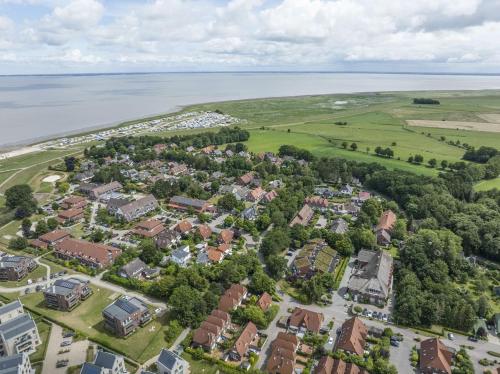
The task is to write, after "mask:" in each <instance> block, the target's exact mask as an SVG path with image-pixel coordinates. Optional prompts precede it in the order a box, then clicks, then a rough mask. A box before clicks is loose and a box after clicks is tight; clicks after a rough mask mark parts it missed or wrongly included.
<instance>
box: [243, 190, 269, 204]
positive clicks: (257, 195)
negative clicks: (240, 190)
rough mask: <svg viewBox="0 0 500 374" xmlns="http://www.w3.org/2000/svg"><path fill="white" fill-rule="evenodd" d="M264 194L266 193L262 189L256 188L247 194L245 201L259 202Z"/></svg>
mask: <svg viewBox="0 0 500 374" xmlns="http://www.w3.org/2000/svg"><path fill="white" fill-rule="evenodd" d="M265 194H266V191H264V190H263V189H262V187H257V188H254V189H253V190H251V191H250V192H248V194H247V196H246V200H247V201H250V202H254V203H255V202H259V201H260V200H261V199H262V197H263V196H264V195H265Z"/></svg>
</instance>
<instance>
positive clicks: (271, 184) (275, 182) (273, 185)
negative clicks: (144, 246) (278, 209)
mask: <svg viewBox="0 0 500 374" xmlns="http://www.w3.org/2000/svg"><path fill="white" fill-rule="evenodd" d="M284 186H285V183H283V181H282V180H281V179H275V180H272V181H271V182H269V187H271V188H282V187H284Z"/></svg>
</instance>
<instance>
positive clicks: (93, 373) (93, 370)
mask: <svg viewBox="0 0 500 374" xmlns="http://www.w3.org/2000/svg"><path fill="white" fill-rule="evenodd" d="M80 374H104V369H103V368H101V367H100V366H97V365H94V364H90V363H88V362H85V363H84V364H83V366H82V369H81V370H80Z"/></svg>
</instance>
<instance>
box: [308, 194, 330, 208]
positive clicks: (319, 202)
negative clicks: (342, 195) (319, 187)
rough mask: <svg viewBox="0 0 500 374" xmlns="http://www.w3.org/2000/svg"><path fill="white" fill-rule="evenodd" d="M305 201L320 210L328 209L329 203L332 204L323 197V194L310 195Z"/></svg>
mask: <svg viewBox="0 0 500 374" xmlns="http://www.w3.org/2000/svg"><path fill="white" fill-rule="evenodd" d="M305 203H306V204H307V205H309V206H310V207H312V208H315V209H319V210H326V209H328V205H329V204H330V203H329V202H328V200H327V199H324V198H322V197H321V196H310V197H306V199H305Z"/></svg>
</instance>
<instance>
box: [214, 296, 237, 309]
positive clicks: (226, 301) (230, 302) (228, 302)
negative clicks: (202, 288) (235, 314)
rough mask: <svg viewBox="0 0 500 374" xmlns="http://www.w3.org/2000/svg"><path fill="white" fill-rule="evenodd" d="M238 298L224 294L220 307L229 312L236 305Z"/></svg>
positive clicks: (220, 300)
mask: <svg viewBox="0 0 500 374" xmlns="http://www.w3.org/2000/svg"><path fill="white" fill-rule="evenodd" d="M237 304H238V300H237V299H234V298H232V297H231V296H227V295H222V296H221V298H220V299H219V309H220V310H222V311H224V312H229V311H231V310H233V309H234V307H236V305H237Z"/></svg>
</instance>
